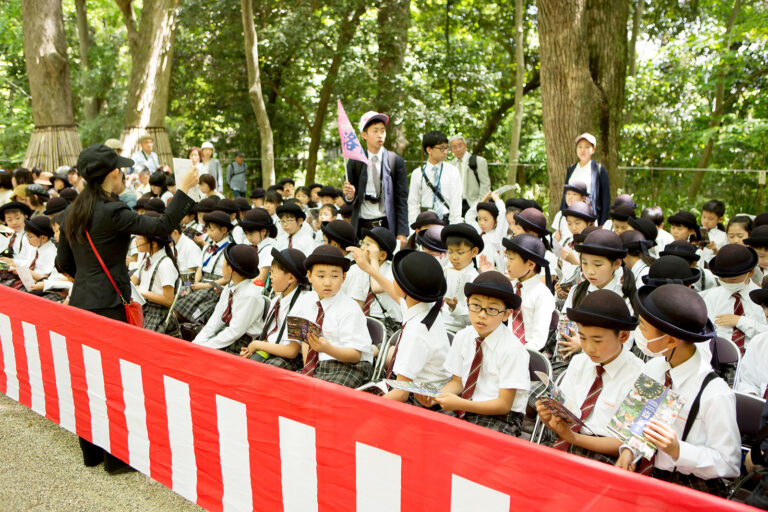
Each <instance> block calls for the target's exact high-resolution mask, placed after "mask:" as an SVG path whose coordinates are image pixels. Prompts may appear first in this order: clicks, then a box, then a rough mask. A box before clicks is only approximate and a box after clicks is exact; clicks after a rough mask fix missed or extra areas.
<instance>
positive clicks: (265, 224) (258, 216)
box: [240, 208, 277, 238]
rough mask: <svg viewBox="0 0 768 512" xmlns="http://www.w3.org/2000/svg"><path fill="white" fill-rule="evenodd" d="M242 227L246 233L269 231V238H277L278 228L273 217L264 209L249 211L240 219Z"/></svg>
mask: <svg viewBox="0 0 768 512" xmlns="http://www.w3.org/2000/svg"><path fill="white" fill-rule="evenodd" d="M240 227H242V228H243V230H245V231H258V230H262V229H266V230H267V236H269V237H270V238H275V237H276V236H277V226H275V222H274V221H273V220H272V216H271V215H270V214H269V212H267V210H265V209H264V208H254V209H252V210H248V211H247V212H245V215H243V218H242V219H240Z"/></svg>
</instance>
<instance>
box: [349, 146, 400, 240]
mask: <svg viewBox="0 0 768 512" xmlns="http://www.w3.org/2000/svg"><path fill="white" fill-rule="evenodd" d="M366 154H367V151H366ZM391 154H393V155H395V162H394V164H395V168H394V169H390V167H389V159H390V156H389V155H390V152H389V151H388V150H386V149H385V148H381V152H380V153H379V155H380V156H381V170H382V201H384V211H385V212H386V214H387V222H388V223H389V229H390V231H392V232H393V233H394V234H395V235H404V236H408V233H409V231H408V173H407V171H406V170H405V160H403V157H401V156H400V155H398V154H397V153H394V152H392V153H391ZM367 169H368V168H367V166H366V165H365V164H364V163H362V162H358V161H357V160H349V161H348V162H347V180H348V181H349V182H350V183H351V184H352V185H354V186H355V197H354V198H353V199H352V201H347V203H349V204H351V205H352V208H353V209H352V225H353V226H354V227H355V229H356V230H357V231H358V232H359V231H360V230H359V224H360V223H359V220H360V207H361V206H362V204H363V200H364V198H365V187H366V185H368V172H367ZM388 180H391V181H389V182H388V183H387V184H385V183H384V182H385V181H388ZM344 200H345V201H346V198H344Z"/></svg>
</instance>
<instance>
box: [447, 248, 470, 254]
mask: <svg viewBox="0 0 768 512" xmlns="http://www.w3.org/2000/svg"><path fill="white" fill-rule="evenodd" d="M468 252H470V249H467V250H465V251H452V250H450V249H448V256H464V255H465V254H467V253H468Z"/></svg>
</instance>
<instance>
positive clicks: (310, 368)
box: [301, 301, 325, 377]
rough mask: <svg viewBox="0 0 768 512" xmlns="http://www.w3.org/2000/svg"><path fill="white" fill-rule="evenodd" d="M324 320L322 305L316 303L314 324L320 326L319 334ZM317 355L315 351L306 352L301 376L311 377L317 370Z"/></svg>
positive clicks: (318, 302)
mask: <svg viewBox="0 0 768 512" xmlns="http://www.w3.org/2000/svg"><path fill="white" fill-rule="evenodd" d="M324 318H325V311H323V305H322V304H321V303H320V301H317V318H315V323H316V324H317V325H319V326H320V332H322V330H323V319H324ZM318 357H319V355H318V353H317V351H316V350H314V349H312V348H310V349H309V350H308V351H307V359H306V361H307V362H306V363H304V368H302V369H301V374H302V375H308V376H309V377H312V376H313V375H314V374H315V369H316V368H317V363H318Z"/></svg>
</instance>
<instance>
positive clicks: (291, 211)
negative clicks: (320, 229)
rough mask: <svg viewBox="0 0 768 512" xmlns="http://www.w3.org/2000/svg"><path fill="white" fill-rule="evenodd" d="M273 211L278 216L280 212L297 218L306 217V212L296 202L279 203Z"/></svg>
mask: <svg viewBox="0 0 768 512" xmlns="http://www.w3.org/2000/svg"><path fill="white" fill-rule="evenodd" d="M275 213H277V216H278V217H279V216H280V215H282V214H286V215H291V216H293V217H296V218H297V219H306V218H307V214H306V213H305V212H304V209H303V208H302V207H301V206H299V205H297V204H296V203H285V204H281V205H280V206H278V207H277V208H276V209H275Z"/></svg>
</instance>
